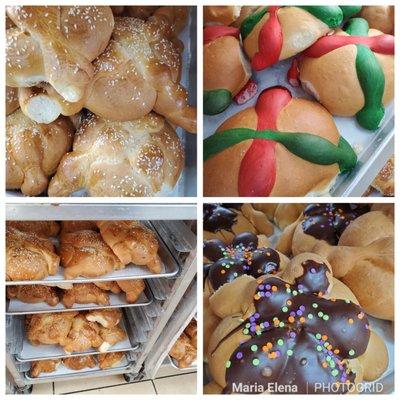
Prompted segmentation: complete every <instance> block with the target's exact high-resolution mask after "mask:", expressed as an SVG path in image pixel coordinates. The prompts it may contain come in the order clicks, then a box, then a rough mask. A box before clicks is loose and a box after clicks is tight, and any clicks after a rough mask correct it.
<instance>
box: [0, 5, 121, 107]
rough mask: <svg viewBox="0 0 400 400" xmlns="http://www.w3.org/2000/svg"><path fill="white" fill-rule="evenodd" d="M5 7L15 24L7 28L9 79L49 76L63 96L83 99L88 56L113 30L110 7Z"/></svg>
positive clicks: (14, 82) (22, 83) (23, 82)
mask: <svg viewBox="0 0 400 400" xmlns="http://www.w3.org/2000/svg"><path fill="white" fill-rule="evenodd" d="M6 11H7V15H8V17H9V18H10V19H11V20H12V22H13V23H14V24H15V25H16V27H15V28H10V29H8V30H7V32H6V37H7V39H6V82H7V85H8V86H13V87H30V86H35V85H37V84H39V83H42V82H48V83H49V84H50V85H51V86H52V87H53V88H54V89H55V90H56V91H57V92H58V93H59V94H60V95H61V96H62V97H63V98H64V99H65V100H67V101H69V102H77V101H79V100H81V99H82V98H83V97H84V96H85V95H86V91H87V89H88V86H89V83H90V81H91V79H92V77H93V74H94V69H93V66H92V65H91V61H93V60H94V59H95V58H96V57H97V56H98V55H99V54H101V53H102V52H103V51H104V49H105V48H106V46H107V44H108V41H109V39H110V36H111V32H112V30H113V26H114V18H113V15H112V12H111V9H110V7H107V6H106V7H100V6H61V7H55V6H44V7H42V6H40V7H39V6H34V7H33V6H32V7H31V6H7V8H6Z"/></svg>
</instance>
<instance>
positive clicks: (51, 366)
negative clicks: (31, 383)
mask: <svg viewBox="0 0 400 400" xmlns="http://www.w3.org/2000/svg"><path fill="white" fill-rule="evenodd" d="M60 363H61V359H60V358H55V359H53V360H39V361H33V362H32V364H31V369H30V370H29V375H30V376H31V377H32V378H37V377H38V376H39V375H40V374H41V373H43V372H45V373H50V372H54V371H55V370H56V369H57V367H58V366H59V365H60Z"/></svg>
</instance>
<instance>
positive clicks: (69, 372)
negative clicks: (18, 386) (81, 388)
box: [24, 356, 130, 384]
mask: <svg viewBox="0 0 400 400" xmlns="http://www.w3.org/2000/svg"><path fill="white" fill-rule="evenodd" d="M129 365H130V362H129V361H128V359H127V357H126V356H124V358H123V359H122V360H121V362H120V363H119V364H118V365H116V366H115V367H113V368H107V369H100V367H99V366H98V365H96V366H95V367H94V368H83V369H81V370H79V371H75V370H73V369H69V368H67V367H66V366H65V365H64V364H62V363H61V364H60V365H59V366H58V368H57V369H56V370H55V371H54V372H49V373H41V374H40V375H39V376H38V377H36V378H32V377H31V376H30V374H29V371H27V372H25V373H24V376H25V379H26V380H27V381H29V382H31V383H32V384H34V383H40V382H42V381H48V380H49V379H54V380H60V378H62V379H73V378H76V377H79V378H81V377H84V376H88V377H90V378H94V377H96V376H97V375H101V376H103V375H104V373H105V372H109V373H115V372H121V373H122V372H123V371H124V370H126V368H127V367H128V366H129Z"/></svg>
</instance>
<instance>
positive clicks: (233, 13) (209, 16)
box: [203, 6, 242, 25]
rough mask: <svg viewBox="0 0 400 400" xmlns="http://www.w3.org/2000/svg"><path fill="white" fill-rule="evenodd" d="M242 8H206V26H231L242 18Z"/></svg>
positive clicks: (204, 10) (204, 15)
mask: <svg viewBox="0 0 400 400" xmlns="http://www.w3.org/2000/svg"><path fill="white" fill-rule="evenodd" d="M241 8H242V6H205V7H204V8H203V23H204V25H215V24H219V25H230V24H232V23H233V22H234V21H236V20H237V19H238V18H239V16H240V10H241Z"/></svg>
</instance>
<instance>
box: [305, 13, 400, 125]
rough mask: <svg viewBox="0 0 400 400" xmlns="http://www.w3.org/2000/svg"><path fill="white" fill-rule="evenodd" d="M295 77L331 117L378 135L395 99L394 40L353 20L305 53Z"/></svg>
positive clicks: (357, 20) (359, 19) (320, 40)
mask: <svg viewBox="0 0 400 400" xmlns="http://www.w3.org/2000/svg"><path fill="white" fill-rule="evenodd" d="M299 73H300V75H299V77H300V82H301V84H302V86H303V88H304V89H305V90H306V91H307V92H309V93H310V94H312V95H313V96H314V97H315V98H316V99H317V100H318V101H319V102H321V104H322V105H323V106H325V107H326V108H327V110H328V111H329V112H330V113H331V114H333V115H339V116H344V117H350V116H353V115H355V116H356V117H357V121H358V122H359V124H360V125H361V126H363V127H364V128H366V129H369V130H376V129H377V128H378V127H379V126H380V124H381V122H382V119H383V117H384V114H385V107H384V106H386V105H387V104H389V103H390V102H391V101H392V100H393V96H394V36H392V35H387V34H382V32H380V31H378V30H375V29H369V26H368V22H367V21H366V20H364V19H362V18H352V19H350V20H349V22H348V24H347V25H346V26H345V28H344V29H343V30H341V29H339V30H337V31H336V32H335V34H334V35H330V36H326V37H323V38H321V39H319V40H318V41H317V42H316V43H314V44H313V45H312V46H311V47H309V48H308V49H307V50H306V51H305V52H304V53H303V56H302V57H301V59H300V62H299Z"/></svg>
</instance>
